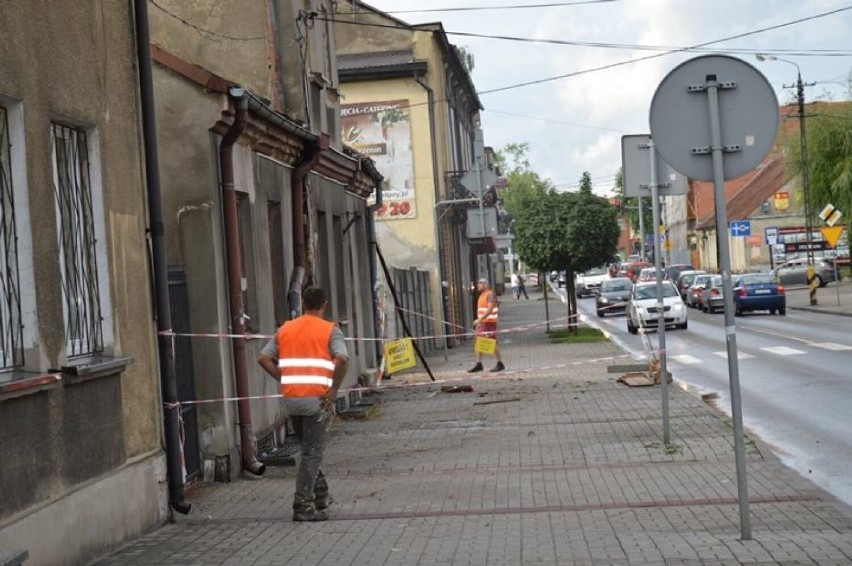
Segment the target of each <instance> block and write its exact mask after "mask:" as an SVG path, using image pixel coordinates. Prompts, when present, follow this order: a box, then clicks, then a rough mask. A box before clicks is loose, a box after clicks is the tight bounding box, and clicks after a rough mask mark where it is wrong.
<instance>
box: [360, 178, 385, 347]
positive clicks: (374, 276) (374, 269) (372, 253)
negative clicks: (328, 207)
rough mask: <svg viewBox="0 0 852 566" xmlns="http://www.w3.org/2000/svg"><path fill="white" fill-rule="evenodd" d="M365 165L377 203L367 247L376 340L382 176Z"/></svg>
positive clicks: (372, 210)
mask: <svg viewBox="0 0 852 566" xmlns="http://www.w3.org/2000/svg"><path fill="white" fill-rule="evenodd" d="M364 163H365V164H369V169H370V177H372V179H373V182H374V183H375V187H376V189H375V190H376V202H375V204H373V205H372V206H370V207H367V208H368V212H369V214H367V217H366V219H367V247H368V249H369V253H368V254H367V258H368V260H369V262H370V298H371V299H372V302H373V332H374V333H375V337H376V338H382V330H381V326H380V324H379V321H380V320H381V313H380V312H379V266H378V262H377V261H376V255H377V250H378V244H377V243H376V217H375V212H376V211H377V210H379V209H380V208H381V207H382V180H383V178H382V176H381V174H380V173H379V172H378V170H376V168H375V166H374V165H373V162H372V161H369V162H364ZM374 344H375V346H376V359H377V360H381V359H382V355H383V353H384V352H383V348H384V347H383V346H382V343H381V341H379V340H376V341H375V342H374Z"/></svg>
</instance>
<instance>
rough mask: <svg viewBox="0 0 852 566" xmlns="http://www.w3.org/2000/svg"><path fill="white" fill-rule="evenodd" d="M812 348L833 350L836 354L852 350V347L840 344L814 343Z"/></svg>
mask: <svg viewBox="0 0 852 566" xmlns="http://www.w3.org/2000/svg"><path fill="white" fill-rule="evenodd" d="M811 346H816V347H817V348H824V349H826V350H832V351H835V352H841V351H845V350H852V346H849V345H847V344H838V343H837V342H812V343H811Z"/></svg>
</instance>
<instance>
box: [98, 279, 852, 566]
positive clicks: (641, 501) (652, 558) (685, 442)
mask: <svg viewBox="0 0 852 566" xmlns="http://www.w3.org/2000/svg"><path fill="white" fill-rule="evenodd" d="M507 297H508V298H507ZM507 297H503V303H502V304H501V310H500V313H501V326H502V327H504V328H509V327H513V326H517V325H518V324H520V323H526V322H534V321H540V320H541V319H542V318H543V310H544V309H543V303H542V301H537V300H535V298H536V297H535V296H533V295H531V298H532V300H530V301H523V300H522V301H514V300H513V299H512V298H511V297H509V296H507ZM552 306H553V307H554V309H555V312H554V311H551V315H552V316H553V317H556V316H564V312H563V311H562V308H563V307H561V305H560V304H559V303H555V304H554V303H552ZM501 343H502V347H503V348H504V361H505V362H506V365H507V366H508V368H509V370H510V371H509V372H507V373H506V374H482V375H481V376H479V377H476V378H473V379H471V377H470V376H469V375H468V374H466V373H465V370H466V369H467V367H469V366H470V365H471V363H472V355H471V352H470V349H469V348H463V349H461V348H460V349H454V350H452V351H451V354H450V356H449V359H448V360H447V361H444V360H443V355H442V354H438V355H437V356H436V357H435V358H433V359H432V360H431V362H432V363H431V365H432V366H433V371H434V372H435V373H436V377H438V378H439V379H449V380H455V381H453V383H456V384H470V385H471V386H472V388H473V391H472V392H468V393H442V392H441V388H440V385H436V384H430V383H426V382H427V381H428V378H427V377H425V374H423V373H422V372H420V373H412V374H408V375H400V376H394V378H393V380H392V381H391V383H394V384H396V385H400V386H402V385H404V384H408V386H407V387H398V388H395V389H388V390H384V391H382V392H381V393H378V394H376V395H374V396H373V398H374V399H377V400H379V404H378V408H377V410H376V415H375V416H374V417H373V418H371V419H369V420H364V421H345V422H344V421H336V422H335V423H334V425H333V427H332V432H331V435H332V436H331V440H330V443H329V448H328V451H327V456H326V464H327V465H326V470H327V473H328V476H329V482H330V484H331V489H332V494H333V496H334V499H335V503H334V505H333V506H332V508H331V520H329V521H328V522H325V523H314V524H308V523H293V522H291V520H290V515H291V511H290V505H291V498H292V493H293V487H294V470H293V469H292V468H277V469H272V470H270V471H269V472H268V473H267V476H266V477H265V478H264V479H262V480H259V481H258V480H241V481H236V482H233V483H230V484H215V485H212V486H205V487H203V488H199V489H196V490H194V491H193V492H191V493H190V494H189V498H190V500H192V501H193V503H194V507H193V512H192V513H191V514H190V515H189V516H188V517H182V516H178V517H177V519H176V522H175V523H174V524H170V525H167V526H165V527H163V528H161V529H159V530H157V531H156V532H154V533H151V534H149V535H148V536H146V537H143V538H141V539H139V540H138V541H135V542H134V543H132V544H129V545H127V546H126V547H125V548H123V549H121V550H119V551H118V552H116V553H115V554H113V555H112V556H109V557H106V558H104V559H102V560H101V561H99V562H97V564H99V565H102V566H106V565H117V564H122V565H123V564H151V565H153V564H157V565H170V564H199V565H201V564H204V565H207V564H229V565H243V564H245V565H248V564H252V565H273V564H287V565H291V564H292V565H297V564H298V565H320V564H323V565H326V564H327V565H346V564H352V565H415V564H416V565H461V564H464V565H479V564H482V565H486V564H487V565H527V564H535V565H570V564H578V565H673V564H852V512H850V509H849V508H848V507H845V506H842V505H840V504H839V503H836V502H834V501H833V500H832V499H831V498H830V496H828V495H827V494H825V493H824V492H822V491H820V490H819V489H818V488H817V487H816V486H814V485H813V484H811V483H810V482H808V481H807V480H806V479H804V478H801V477H800V476H798V475H797V474H795V473H794V472H792V471H791V470H789V469H787V468H785V467H784V466H783V465H782V464H781V463H780V462H779V461H778V460H777V459H776V458H775V457H774V456H773V455H772V454H771V453H770V452H769V451H768V449H767V448H766V447H765V446H764V445H763V444H762V443H761V442H760V441H759V440H757V439H753V438H749V439H747V443H746V447H747V460H748V475H749V495H750V505H751V521H752V531H753V532H752V534H753V539H752V540H748V541H741V540H739V537H740V531H739V527H740V525H739V510H738V505H737V501H736V495H737V483H736V473H735V466H734V451H733V436H732V431H731V427H730V425H729V422H728V421H727V419H726V417H724V416H723V415H721V414H720V413H718V412H716V411H714V410H713V409H711V408H710V407H708V406H706V405H705V404H704V403H703V402H702V401H701V400H700V399H698V398H696V397H694V396H691V395H689V394H687V393H685V392H684V391H682V390H680V389H678V388H677V387H670V388H669V391H670V399H671V400H670V423H671V432H672V444H670V445H669V446H664V445H663V443H662V429H661V419H660V404H661V400H660V389H659V388H657V387H646V388H628V387H626V386H624V385H621V384H619V383H617V382H616V381H615V378H616V377H617V375H613V374H608V373H607V365H609V364H611V363H613V360H617V359H621V360H622V361H623V357H622V358H619V357H621V356H623V354H622V352H620V351H619V350H618V349H617V348H616V347H615V346H614V345H612V344H611V343H608V342H602V343H594V344H582V345H553V344H550V343H549V341H548V339H547V337H546V336H545V334H544V332H543V331H542V330H540V329H536V330H534V331H528V332H523V333H521V332H511V333H507V334H504V335H502V336H501ZM485 365H486V367H491V366H492V365H493V363H486V364H485Z"/></svg>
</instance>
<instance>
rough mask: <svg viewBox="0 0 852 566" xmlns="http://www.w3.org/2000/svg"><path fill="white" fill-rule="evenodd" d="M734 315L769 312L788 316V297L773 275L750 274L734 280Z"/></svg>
mask: <svg viewBox="0 0 852 566" xmlns="http://www.w3.org/2000/svg"><path fill="white" fill-rule="evenodd" d="M733 287H734V309H735V310H734V314H736V315H737V316H740V315H742V314H743V313H744V312H748V311H763V310H766V311H769V312H770V313H773V314H774V313H776V312H777V313H778V314H780V315H784V314H787V295H786V292H785V290H784V286H783V285H781V284H780V283H778V279H776V278H775V275H774V274H773V273H749V274H746V275H740V276H739V278H737V279H735V280H734V283H733Z"/></svg>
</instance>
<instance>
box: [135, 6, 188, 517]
mask: <svg viewBox="0 0 852 566" xmlns="http://www.w3.org/2000/svg"><path fill="white" fill-rule="evenodd" d="M133 11H134V17H135V19H136V56H137V59H138V60H139V98H140V105H141V112H142V137H143V143H144V147H145V179H146V183H147V189H148V190H147V192H148V221H149V223H150V228H149V230H150V232H149V235H150V238H151V262H152V266H151V270H152V277H153V279H154V281H153V287H154V301H155V303H156V309H157V310H156V318H157V348H158V353H159V364H160V386H161V388H162V397H163V403H164V408H163V427H164V430H163V433H164V439H165V444H166V446H165V449H166V473H167V477H168V481H169V505H170V506H171V508H172V509H174V510H175V511H177V512H178V513H181V514H183V515H186V514H187V513H189V511H190V509H192V504H190V503H188V502H187V501H186V500H185V499H184V493H183V487H184V483H183V482H184V478H183V463H182V462H183V450H182V448H181V442H180V428H179V427H180V423H179V416H180V415H179V414H178V412H179V411H180V405H178V404H177V401H178V395H177V382H176V381H175V355H174V349H173V346H172V339H171V336H170V335H169V334H170V333H171V332H172V314H171V306H170V305H169V281H168V271H167V268H166V246H165V230H164V226H163V207H162V198H161V192H160V169H159V156H158V153H157V128H156V123H157V118H156V113H155V111H154V84H153V83H154V81H153V74H152V68H151V36H150V31H149V27H148V3H147V2H144V1H143V0H137V1H136V2H134V5H133Z"/></svg>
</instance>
